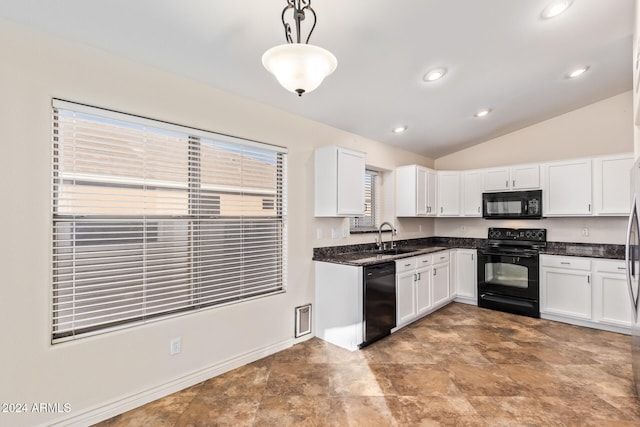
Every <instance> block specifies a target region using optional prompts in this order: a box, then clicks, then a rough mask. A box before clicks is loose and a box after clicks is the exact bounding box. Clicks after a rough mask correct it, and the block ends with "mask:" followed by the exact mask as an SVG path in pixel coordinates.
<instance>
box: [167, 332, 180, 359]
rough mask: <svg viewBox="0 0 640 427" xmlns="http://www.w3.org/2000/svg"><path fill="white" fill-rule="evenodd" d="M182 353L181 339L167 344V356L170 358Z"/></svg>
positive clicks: (175, 339)
mask: <svg viewBox="0 0 640 427" xmlns="http://www.w3.org/2000/svg"><path fill="white" fill-rule="evenodd" d="M181 351H182V339H181V338H180V337H178V338H174V339H172V340H171V343H170V344H169V354H170V355H171V356H173V355H176V354H178V353H180V352H181Z"/></svg>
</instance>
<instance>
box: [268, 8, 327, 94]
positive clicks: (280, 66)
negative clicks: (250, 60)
mask: <svg viewBox="0 0 640 427" xmlns="http://www.w3.org/2000/svg"><path fill="white" fill-rule="evenodd" d="M287 12H292V18H293V23H294V24H295V29H296V34H295V35H296V38H295V42H294V39H293V37H292V34H291V33H292V31H291V29H292V25H291V24H289V23H287V22H286V20H285V18H286V15H287ZM307 13H309V14H310V15H309V16H311V17H312V18H313V24H312V26H311V30H309V35H308V36H307V39H306V42H305V43H302V36H301V27H302V22H303V21H304V20H305V18H306V17H307ZM316 21H317V16H316V12H315V11H314V10H313V9H312V8H311V0H287V5H286V6H285V8H284V9H283V11H282V25H283V26H284V33H285V37H286V39H287V44H282V45H279V46H275V47H272V48H271V49H269V50H267V51H266V52H265V53H264V55H262V65H264V67H265V68H266V69H267V70H268V71H269V72H270V73H271V74H273V75H274V76H275V77H276V79H278V82H280V84H281V85H282V86H283V87H284V88H285V89H287V90H288V91H291V92H294V93H297V94H298V96H302V94H303V93H307V92H311V91H312V90H315V89H316V88H317V87H318V86H320V84H321V83H322V81H323V80H324V78H325V77H327V76H328V75H329V74H331V73H333V72H334V71H335V69H336V67H337V66H338V60H337V59H336V57H335V56H333V54H332V53H331V52H329V51H328V50H326V49H323V48H321V47H318V46H313V45H310V44H309V38H311V33H313V30H314V28H315V27H316Z"/></svg>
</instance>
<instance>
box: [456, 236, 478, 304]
mask: <svg viewBox="0 0 640 427" xmlns="http://www.w3.org/2000/svg"><path fill="white" fill-rule="evenodd" d="M477 252H478V251H477V250H475V249H457V250H456V251H455V252H453V253H452V255H451V257H452V265H455V280H454V282H455V285H456V292H455V294H452V297H455V301H456V302H463V303H466V304H475V305H478V259H477ZM454 257H455V262H454V261H453V258H454Z"/></svg>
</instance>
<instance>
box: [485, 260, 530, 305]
mask: <svg viewBox="0 0 640 427" xmlns="http://www.w3.org/2000/svg"><path fill="white" fill-rule="evenodd" d="M538 265H539V255H538V252H537V251H530V250H526V249H522V250H517V249H515V250H509V251H501V250H499V249H487V250H479V251H478V292H479V293H491V294H497V295H505V296H513V297H518V298H527V299H531V300H538V295H539V283H538V279H539V277H538V276H539V272H538Z"/></svg>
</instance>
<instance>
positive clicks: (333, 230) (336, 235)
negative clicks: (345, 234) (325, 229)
mask: <svg viewBox="0 0 640 427" xmlns="http://www.w3.org/2000/svg"><path fill="white" fill-rule="evenodd" d="M340 232H341V230H340V228H336V227H332V228H331V238H332V239H339V238H340Z"/></svg>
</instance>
